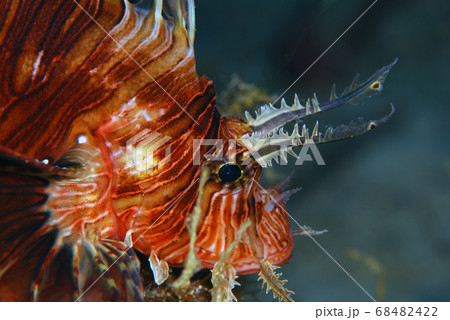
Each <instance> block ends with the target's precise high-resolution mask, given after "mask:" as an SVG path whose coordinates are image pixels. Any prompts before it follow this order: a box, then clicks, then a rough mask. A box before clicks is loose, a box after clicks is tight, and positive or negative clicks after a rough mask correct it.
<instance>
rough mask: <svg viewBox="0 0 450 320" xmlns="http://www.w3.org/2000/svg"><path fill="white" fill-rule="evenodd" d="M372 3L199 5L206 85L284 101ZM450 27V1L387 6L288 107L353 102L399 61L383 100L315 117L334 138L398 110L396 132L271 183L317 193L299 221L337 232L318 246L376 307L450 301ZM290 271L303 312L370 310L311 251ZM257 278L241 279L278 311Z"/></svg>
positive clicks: (298, 208)
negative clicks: (239, 83) (286, 182)
mask: <svg viewBox="0 0 450 320" xmlns="http://www.w3.org/2000/svg"><path fill="white" fill-rule="evenodd" d="M372 3H373V1H361V0H346V1H337V0H321V1H319V0H302V1H299V0H284V1H278V2H275V1H270V0H258V1H256V0H251V1H249V0H245V1H238V0H229V1H206V0H198V1H196V10H197V34H196V55H197V69H198V72H199V74H200V75H203V74H204V75H206V76H207V77H208V78H209V79H211V80H213V81H214V83H215V86H216V90H217V93H218V95H219V96H220V94H221V93H222V92H224V90H225V88H226V86H227V84H228V83H229V82H230V80H231V77H232V75H233V74H238V75H239V76H240V77H241V79H242V80H244V81H246V82H250V83H253V84H254V85H256V86H258V87H262V88H264V89H266V90H267V92H269V93H271V94H275V95H277V94H281V93H282V92H283V91H284V90H285V89H287V88H288V87H289V86H290V85H291V83H292V82H293V81H294V80H295V79H296V78H297V77H299V76H300V74H302V73H303V72H304V71H305V70H306V69H307V68H308V66H309V65H310V64H311V63H312V62H313V61H314V60H315V59H316V58H317V57H319V55H320V54H321V53H322V52H323V51H324V50H325V49H326V48H327V47H328V46H329V45H330V44H331V43H333V41H335V40H336V39H337V38H338V37H339V36H340V35H341V33H342V32H343V31H344V30H345V29H346V28H347V27H348V26H349V25H350V24H351V23H352V22H353V21H355V19H356V18H357V17H358V16H359V15H360V14H361V13H362V12H363V11H364V10H366V9H367V8H368V7H369V6H370V5H371V4H372ZM449 16H450V5H449V4H448V1H444V0H442V1H420V0H411V1H400V0H398V1H386V0H380V1H378V2H377V3H375V5H374V6H373V7H372V8H371V9H370V10H369V11H368V12H367V13H366V15H364V16H363V17H362V18H361V19H360V20H359V21H358V22H357V23H356V24H355V25H354V26H353V27H352V28H351V29H350V30H349V31H348V32H347V33H346V34H345V35H344V36H343V37H342V38H341V39H340V40H339V41H337V43H336V44H335V45H334V46H333V47H332V48H331V49H330V50H329V51H328V52H327V53H326V54H325V55H324V56H323V57H322V59H320V60H319V61H318V63H317V64H316V65H315V66H313V67H312V68H311V69H310V70H309V71H308V72H307V73H306V74H305V75H304V76H303V77H302V78H301V79H300V80H299V81H298V82H297V83H296V84H295V85H294V86H293V87H292V88H291V89H290V90H289V91H288V92H287V93H286V94H285V95H284V96H285V98H286V101H287V102H288V103H289V104H290V103H292V101H293V97H294V93H298V94H299V96H300V98H304V99H305V98H308V97H311V96H312V94H313V92H316V93H317V94H318V97H319V101H323V100H326V99H327V98H328V97H329V93H330V89H331V86H332V84H333V83H336V85H337V89H338V93H339V92H340V91H341V90H343V89H344V87H345V86H347V85H349V84H350V82H351V80H352V79H353V76H354V75H355V74H356V73H358V72H359V73H361V79H362V80H365V79H366V78H367V77H369V76H370V75H371V74H372V73H373V72H374V71H375V70H377V69H379V68H380V67H382V66H384V65H386V64H388V63H390V62H392V61H393V60H394V59H395V58H396V57H398V58H399V62H398V64H397V65H396V66H395V67H394V68H393V70H392V71H391V74H390V76H389V77H388V79H387V81H386V83H385V90H384V92H383V95H381V96H376V97H373V98H372V99H370V100H368V101H366V102H365V103H364V104H363V105H358V106H344V107H342V108H341V109H339V110H334V111H332V112H329V113H327V114H322V115H319V116H317V117H315V118H314V120H316V119H319V120H320V123H321V124H322V126H321V128H322V129H323V127H324V126H325V124H333V125H337V124H340V123H348V122H349V121H350V120H351V119H356V118H357V117H359V116H364V118H365V119H376V118H379V117H381V116H383V115H384V114H386V113H388V112H389V102H393V103H394V104H395V106H396V108H397V112H396V114H395V115H394V117H393V119H392V120H391V121H390V122H389V123H388V124H386V125H384V126H382V127H380V128H377V129H376V130H374V131H372V132H370V133H368V134H366V135H363V136H360V137H356V138H353V139H350V140H348V141H343V142H335V143H332V144H329V145H323V146H320V148H319V149H320V151H321V153H322V156H323V157H324V160H325V162H326V166H321V167H319V166H316V165H314V164H311V163H310V164H307V165H303V166H298V167H296V166H294V165H293V164H292V165H289V166H285V167H282V166H280V167H277V168H276V170H275V171H271V172H269V173H270V174H269V177H266V185H267V184H269V182H268V181H270V183H274V182H277V181H280V180H282V179H284V178H285V177H286V176H287V175H288V174H289V173H290V172H291V171H293V170H295V174H294V180H293V182H292V183H291V187H302V188H303V190H302V191H301V192H300V193H298V194H296V195H295V196H293V197H292V199H291V200H290V202H289V203H288V210H289V212H290V214H291V215H292V216H293V217H294V218H295V219H296V220H297V221H299V222H300V223H301V224H302V225H309V226H311V227H312V228H315V229H328V230H329V232H328V233H327V234H325V235H322V236H320V237H317V238H316V240H317V241H319V243H320V244H321V245H322V246H323V247H324V248H325V249H326V250H327V251H328V252H329V253H330V254H331V255H332V256H333V257H334V258H335V259H336V261H338V262H339V263H340V264H341V265H342V266H343V267H344V268H345V269H346V270H347V271H348V272H349V273H350V274H351V275H352V276H353V277H354V278H355V279H356V280H357V281H358V282H359V283H360V284H361V285H362V286H363V287H364V288H365V289H366V290H367V291H368V292H369V293H370V294H371V295H372V296H373V297H374V298H376V299H385V300H387V301H419V300H420V301H430V300H434V301H450V231H449V228H450V215H449V214H450V145H449V135H450V128H449V124H448V121H449V116H450V108H449V107H450V106H449V101H450V98H449V97H450V90H449V89H450V76H449V71H450V19H448V17H449ZM278 106H279V104H278ZM221 108H222V110H223V109H226V108H227V106H221ZM307 123H311V122H307ZM311 128H312V127H311ZM291 162H292V163H294V161H293V159H291ZM274 172H275V173H276V175H274V174H273V173H274ZM293 226H294V225H293ZM281 270H282V272H283V275H284V277H286V278H287V279H289V282H288V283H287V287H288V288H290V289H293V290H294V291H295V292H296V295H295V299H296V300H297V301H368V300H369V298H368V296H367V295H366V294H365V293H364V292H363V291H362V290H361V289H360V288H359V287H358V286H357V285H356V284H355V283H354V282H353V281H352V280H351V279H350V278H349V277H348V276H347V275H346V274H345V273H344V272H343V271H342V270H341V269H340V268H339V267H338V266H337V265H336V264H335V263H334V262H333V261H332V260H331V259H330V258H329V257H328V256H327V255H326V254H325V253H323V252H322V250H321V249H320V248H319V247H318V246H317V245H316V244H314V243H313V242H312V241H311V240H310V239H309V238H304V237H302V238H297V239H295V248H294V255H293V258H292V260H291V262H290V263H289V264H288V265H285V266H283V267H282V269H281ZM256 278H257V276H256V275H250V276H242V277H240V279H239V281H240V282H242V283H243V285H244V288H245V289H243V290H240V291H239V292H238V294H239V296H240V298H241V299H242V300H244V301H254V300H258V301H271V300H272V299H271V296H269V295H267V296H266V295H265V293H264V291H263V290H261V289H260V283H257V282H256Z"/></svg>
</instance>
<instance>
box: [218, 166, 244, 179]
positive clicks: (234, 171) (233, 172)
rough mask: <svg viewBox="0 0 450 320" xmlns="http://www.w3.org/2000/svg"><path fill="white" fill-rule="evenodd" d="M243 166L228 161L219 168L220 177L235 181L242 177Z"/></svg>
mask: <svg viewBox="0 0 450 320" xmlns="http://www.w3.org/2000/svg"><path fill="white" fill-rule="evenodd" d="M241 174H242V173H241V168H239V166H238V165H236V164H232V163H226V164H224V165H223V166H221V167H220V169H219V178H220V180H222V181H223V182H234V181H236V180H237V179H239V178H240V177H241Z"/></svg>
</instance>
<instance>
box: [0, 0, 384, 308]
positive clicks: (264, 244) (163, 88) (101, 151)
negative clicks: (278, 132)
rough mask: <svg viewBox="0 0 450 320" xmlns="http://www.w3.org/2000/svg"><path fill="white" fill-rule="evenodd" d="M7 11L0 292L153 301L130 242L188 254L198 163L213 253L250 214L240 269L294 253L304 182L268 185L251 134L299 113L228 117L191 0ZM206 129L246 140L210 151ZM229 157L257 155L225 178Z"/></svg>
mask: <svg viewBox="0 0 450 320" xmlns="http://www.w3.org/2000/svg"><path fill="white" fill-rule="evenodd" d="M0 8H1V9H2V12H6V14H4V15H2V17H1V18H0V43H1V47H2V50H1V52H0V55H1V57H0V76H1V80H2V81H1V91H0V125H1V130H0V227H1V228H0V300H2V301H30V300H35V301H39V300H67V301H73V300H77V299H79V300H84V301H98V300H107V301H108V300H130V301H132V300H141V299H142V284H141V282H140V279H139V268H140V266H139V262H138V260H137V258H136V255H135V253H134V251H133V250H138V251H140V252H142V253H144V254H145V255H147V256H150V255H152V254H153V255H155V256H157V257H158V258H159V259H161V260H164V261H166V262H167V263H168V264H169V265H171V266H183V264H184V262H185V259H186V255H187V254H188V250H189V241H190V237H189V234H188V232H187V229H186V218H187V217H188V215H189V214H190V213H191V212H192V211H193V209H194V206H195V203H196V199H197V196H198V194H199V177H200V172H201V169H202V167H207V168H208V169H209V172H210V175H209V177H208V179H207V181H206V183H205V186H204V189H203V193H202V198H201V217H200V218H201V219H200V224H199V227H198V229H197V230H196V234H197V240H196V243H195V249H196V254H197V255H198V257H199V258H200V260H201V263H202V266H203V267H205V268H209V269H212V268H213V267H214V265H215V264H216V263H217V262H218V260H219V258H220V256H221V254H222V252H224V251H225V249H226V248H228V247H229V246H230V245H231V244H232V243H233V241H235V240H236V239H237V238H238V230H239V228H240V226H241V225H242V224H243V223H244V222H246V221H250V222H251V225H250V227H249V228H248V229H247V230H245V232H244V235H243V237H242V239H240V240H241V241H240V242H238V245H237V247H236V248H235V249H234V250H232V252H231V254H230V256H229V257H228V263H229V264H230V265H231V266H233V267H234V269H235V270H236V272H237V273H238V274H243V273H254V272H258V271H259V270H260V268H261V266H260V262H261V261H262V260H266V261H268V262H270V263H271V264H273V265H281V264H284V263H286V262H287V261H288V260H289V258H290V256H291V254H292V250H293V240H292V235H291V232H290V230H289V217H288V215H287V212H286V208H285V203H286V201H287V199H288V197H289V195H290V194H291V193H292V192H282V188H281V187H273V188H269V189H263V188H261V187H260V186H259V184H258V181H259V178H260V175H261V170H262V166H261V165H260V163H259V162H258V161H256V160H255V159H254V158H252V157H251V156H249V154H248V150H247V148H246V147H245V144H242V143H239V142H240V141H242V137H244V136H247V137H250V136H252V135H254V134H255V132H254V131H255V128H258V130H259V129H260V128H261V130H263V129H264V130H265V126H267V125H268V123H270V125H273V124H274V123H277V125H274V126H273V128H275V129H277V128H279V127H280V125H281V124H282V123H286V122H287V121H285V120H280V119H281V118H282V117H281V116H279V115H273V114H271V113H270V112H269V113H268V114H267V115H266V117H267V119H266V120H264V119H262V118H264V115H261V117H260V118H257V119H256V120H255V119H251V120H254V121H253V122H252V121H251V120H250V119H249V121H247V122H245V121H242V120H239V119H237V118H223V117H221V116H220V114H219V113H218V111H217V109H216V106H215V103H216V98H215V92H214V87H213V84H212V82H210V81H208V80H207V79H206V78H205V77H202V78H199V77H198V75H197V73H196V70H195V57H194V51H193V41H194V28H195V25H194V17H193V1H191V0H189V1H174V0H169V1H162V0H157V1H154V4H153V7H152V8H151V9H150V10H149V11H145V10H142V9H139V8H137V7H135V6H133V5H131V4H130V3H129V2H127V1H114V0H95V1H81V0H80V1H74V0H58V1H56V0H52V1H48V0H25V1H3V2H2V4H0ZM163 11H164V14H163ZM385 68H386V67H385ZM389 69H390V67H389V68H388V69H386V70H384V71H385V73H387V72H388V71H389ZM383 76H384V73H383ZM372 78H373V79H372ZM372 78H371V79H372V80H371V81H372V82H371V83H373V82H374V81H375V80H376V81H378V80H379V79H380V78H382V77H381V76H380V75H378V76H376V77H372ZM382 80H384V78H383V79H382ZM371 83H369V84H364V85H365V88H363V89H361V90H360V92H359V93H358V95H359V94H361V92H363V90H367V87H368V86H369V85H370V84H371ZM374 88H375V87H374ZM374 90H375V89H374ZM355 95H356V94H355ZM347 96H348V97H347ZM346 97H347V98H346ZM344 98H346V99H347V100H345V99H344ZM339 99H341V100H345V101H349V100H351V99H353V97H350V96H349V93H347V95H346V96H345V95H344V96H343V97H342V98H339ZM345 101H344V102H345ZM338 102H339V103H343V102H342V101H340V100H339V101H338ZM333 107H334V106H333ZM293 108H294V109H295V108H296V107H295V106H294V107H293ZM298 108H300V107H298ZM306 108H308V106H307V107H306ZM311 108H312V107H311ZM311 110H312V109H311ZM280 112H281V111H280ZM298 112H300V111H298ZM314 112H317V110H316V108H315V107H314ZM314 112H309V113H308V111H306V115H309V114H312V113H314ZM296 117H297V118H298V115H296ZM283 119H284V118H283ZM263 120H264V121H263ZM258 121H259V122H258ZM372 124H373V123H372ZM271 128H272V127H271ZM370 129H371V128H370ZM367 130H369V127H367ZM367 130H366V131H367ZM261 132H263V131H261ZM351 133H352V135H354V134H359V133H362V131H361V132H351ZM265 134H266V135H267V136H269V134H267V133H265ZM305 138H306V137H305V136H304V135H303V136H302V135H300V134H298V136H297V138H296V141H297V142H298V143H306V140H305ZM316 138H317V139H316ZM205 139H215V141H226V144H227V143H228V142H227V141H237V142H238V143H237V146H236V150H235V151H225V156H224V157H223V160H216V161H211V160H207V158H206V157H204V155H205V154H207V153H208V152H212V151H213V150H215V148H216V147H217V145H215V144H214V143H213V144H204V143H202V141H206V140H205ZM240 139H241V140H240ZM302 139H303V140H302ZM311 139H313V140H314V139H316V140H317V141H315V142H327V141H328V140H330V141H331V140H337V139H338V138H337V137H334V138H333V136H332V135H331V136H330V135H329V136H328V137H327V136H322V137H321V136H320V135H319V134H317V135H316V136H314V135H313V136H312V137H311ZM320 139H322V140H320ZM326 139H328V140H327V141H325V140H326ZM199 141H200V143H199ZM265 150H266V153H265V154H266V157H269V158H270V157H273V155H272V153H273V151H267V150H269V149H268V148H267V149H265ZM227 152H228V153H227ZM230 152H231V153H233V154H230ZM198 155H199V158H198V159H200V163H198V164H195V163H194V162H193V159H195V157H196V156H198ZM232 155H235V156H236V157H237V160H240V161H241V160H243V159H244V158H246V159H248V160H249V161H247V162H246V163H245V165H239V166H238V165H237V164H235V163H234V162H230V163H231V165H232V166H236V167H233V168H231V169H233V170H236V168H239V170H240V171H239V170H238V171H237V172H238V173H237V174H238V177H232V178H231V179H230V180H226V179H223V178H222V177H221V172H222V171H223V169H221V168H223V166H224V164H225V165H228V162H227V160H226V157H229V156H232ZM269 162H270V161H269ZM225 169H228V168H227V167H225ZM221 170H222V171H221ZM230 172H231V171H230ZM235 172H236V171H235ZM238 240H239V239H238ZM131 245H132V248H130V246H131Z"/></svg>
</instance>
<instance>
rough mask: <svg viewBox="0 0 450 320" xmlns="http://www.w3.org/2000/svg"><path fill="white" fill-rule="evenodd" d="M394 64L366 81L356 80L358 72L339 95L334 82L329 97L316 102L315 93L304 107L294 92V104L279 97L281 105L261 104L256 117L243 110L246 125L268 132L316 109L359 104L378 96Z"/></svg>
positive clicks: (309, 114) (314, 112)
mask: <svg viewBox="0 0 450 320" xmlns="http://www.w3.org/2000/svg"><path fill="white" fill-rule="evenodd" d="M396 63H397V59H395V61H394V62H392V63H391V64H389V65H387V66H385V67H383V68H381V69H380V70H378V71H376V72H375V73H374V74H373V75H372V76H371V77H370V78H369V79H367V80H366V81H365V82H363V83H360V82H359V75H358V74H357V75H356V76H355V78H354V79H353V81H352V83H351V84H350V86H348V87H347V88H345V89H344V91H343V93H342V95H341V96H339V97H338V96H337V95H336V86H335V85H333V87H332V90H331V94H330V100H329V101H327V102H324V103H319V101H318V99H317V96H316V94H314V95H313V98H310V99H308V100H307V101H306V104H305V105H304V106H303V105H302V104H301V103H300V100H299V98H298V96H297V95H295V97H294V104H293V105H292V106H289V105H288V104H286V101H285V100H284V99H282V100H281V107H280V108H279V109H278V108H275V107H274V106H273V105H272V104H268V105H264V106H262V107H261V108H260V109H259V110H258V111H256V118H253V116H252V115H251V114H250V113H249V112H248V111H246V112H245V117H246V118H247V125H249V126H250V127H252V128H253V130H254V131H255V132H261V133H263V134H264V133H268V132H270V131H272V130H274V129H278V128H279V127H281V126H283V125H285V124H287V123H289V122H291V121H294V120H299V119H302V118H305V117H308V116H311V115H313V114H317V113H319V112H323V111H327V110H330V109H333V108H336V107H338V106H341V105H343V104H359V103H360V102H361V100H362V99H363V98H366V97H371V96H373V95H378V94H380V93H381V91H382V89H383V83H384V81H385V79H386V77H387V76H388V74H389V71H390V70H391V69H392V67H393V66H394V65H395V64H396Z"/></svg>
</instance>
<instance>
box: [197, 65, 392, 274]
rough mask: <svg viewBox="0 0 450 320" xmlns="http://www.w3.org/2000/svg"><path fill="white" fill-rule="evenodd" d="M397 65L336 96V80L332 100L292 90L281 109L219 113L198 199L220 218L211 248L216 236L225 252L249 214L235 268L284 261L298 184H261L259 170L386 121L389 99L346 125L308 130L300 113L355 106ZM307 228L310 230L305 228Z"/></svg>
mask: <svg viewBox="0 0 450 320" xmlns="http://www.w3.org/2000/svg"><path fill="white" fill-rule="evenodd" d="M395 63H396V61H394V62H393V63H391V64H389V65H387V66H385V67H383V68H381V69H380V70H378V71H377V72H375V73H374V74H373V75H372V76H371V77H370V78H369V79H368V80H366V81H365V82H362V83H360V82H359V81H358V76H357V77H356V78H355V79H354V80H353V82H352V84H351V85H350V86H349V87H347V88H346V89H345V90H344V92H343V93H342V94H341V95H340V96H337V95H336V91H335V87H334V86H333V89H332V92H331V97H330V99H329V101H326V102H324V103H319V101H318V99H317V97H316V95H314V96H313V98H312V99H308V100H307V101H306V102H305V103H304V104H302V103H300V100H299V98H298V97H297V95H295V98H294V102H293V104H292V105H291V106H289V105H288V104H287V103H286V102H285V100H284V99H283V100H282V101H281V107H280V108H275V107H274V106H273V105H272V104H269V105H265V106H262V107H261V108H260V109H259V110H258V111H257V112H256V117H253V116H252V115H250V113H249V112H246V113H245V115H246V118H247V120H246V121H243V120H240V119H237V118H234V117H227V118H222V120H221V126H220V132H219V138H221V139H218V140H217V141H215V142H214V148H212V149H209V151H208V152H207V154H206V155H205V158H206V159H207V161H206V162H205V165H206V166H208V168H209V172H210V178H209V183H208V184H207V185H206V187H205V194H204V195H203V197H204V198H203V200H204V201H203V202H204V203H208V204H209V208H208V210H210V211H213V212H215V213H216V214H215V215H214V218H215V219H217V221H211V224H210V225H211V226H212V227H216V228H218V230H217V231H219V232H211V233H210V234H211V235H212V236H213V237H221V239H220V240H218V239H211V241H210V243H214V248H216V246H217V243H218V242H219V243H222V244H223V246H222V247H221V250H224V249H225V247H226V243H228V244H229V242H230V241H231V240H230V239H234V238H235V234H236V232H237V230H238V228H239V226H240V225H242V224H243V223H244V222H245V221H247V220H250V222H251V226H250V227H249V228H248V230H247V231H246V233H245V237H246V238H245V239H243V240H242V242H241V243H240V244H239V245H238V249H237V250H235V251H234V256H233V257H232V261H233V262H232V263H233V266H234V267H235V268H236V270H237V271H238V272H239V273H250V272H254V271H255V270H258V269H259V268H260V261H262V260H267V261H269V262H270V263H272V264H274V265H280V264H283V263H285V262H286V261H287V260H288V259H289V258H290V256H291V253H292V249H293V241H292V235H293V234H294V233H295V232H293V231H292V230H290V227H289V220H290V219H289V218H290V217H289V214H288V212H287V210H286V202H287V200H288V199H289V197H290V196H291V195H292V194H294V193H295V192H297V191H298V190H299V189H293V190H288V191H284V189H285V188H286V187H287V185H288V182H289V179H290V178H287V179H286V180H285V181H284V182H281V183H280V184H278V185H276V186H273V187H269V188H263V187H262V186H261V185H260V182H259V181H260V177H261V173H262V170H263V169H264V168H266V167H269V166H272V160H274V161H275V162H276V163H282V164H287V162H288V154H289V155H291V156H292V157H293V158H297V159H298V158H299V157H301V154H302V152H300V153H298V152H297V150H298V149H301V148H303V147H312V146H313V145H315V144H320V143H326V142H331V141H336V140H342V139H346V138H349V137H353V136H356V135H360V134H363V133H365V132H368V131H370V130H372V129H373V128H375V127H377V126H378V125H380V124H382V123H384V122H386V121H388V120H389V118H390V117H391V116H392V114H393V113H394V107H393V106H392V105H391V112H390V113H389V114H388V115H386V116H384V117H383V118H381V119H378V120H370V121H364V120H363V119H361V118H359V119H358V120H357V121H351V122H350V123H349V124H348V125H340V126H338V127H336V128H332V127H327V128H325V130H323V132H321V131H320V130H319V124H318V122H316V124H315V126H314V128H313V129H312V130H309V129H308V128H307V127H306V126H305V125H303V126H301V127H300V126H299V122H300V121H301V119H303V118H305V117H309V116H312V115H315V114H317V113H319V112H322V111H326V110H330V109H332V108H335V107H337V106H340V105H343V104H347V103H350V104H357V103H359V102H360V100H361V99H362V98H364V97H370V96H372V95H376V94H379V93H380V92H381V90H382V88H383V82H384V80H385V78H386V76H387V75H388V73H389V71H390V69H391V68H392V67H393V66H394V64H395ZM294 121H295V122H296V123H295V125H294V127H293V130H292V132H286V129H285V128H284V126H285V125H287V124H289V123H291V122H294ZM226 226H227V227H226ZM299 227H300V228H302V227H301V226H299ZM233 230H234V231H233ZM304 231H305V230H304ZM305 232H306V233H308V231H307V230H306V231H305ZM303 233H304V232H303ZM227 239H229V240H228V241H227ZM202 260H203V259H202ZM212 260H213V259H211V261H212Z"/></svg>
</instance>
